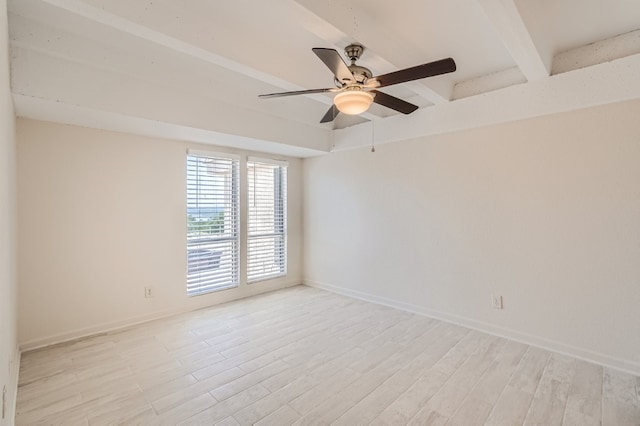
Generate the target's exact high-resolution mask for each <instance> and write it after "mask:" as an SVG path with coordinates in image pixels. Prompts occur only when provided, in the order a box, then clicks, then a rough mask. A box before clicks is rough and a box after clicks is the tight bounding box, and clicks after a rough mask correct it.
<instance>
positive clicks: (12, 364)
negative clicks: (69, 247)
mask: <svg viewBox="0 0 640 426" xmlns="http://www.w3.org/2000/svg"><path fill="white" fill-rule="evenodd" d="M14 123H15V118H14V112H13V102H12V100H11V87H10V83H9V45H8V37H7V2H6V0H0V395H2V393H1V392H2V389H3V388H4V387H5V386H6V389H7V394H6V395H7V400H6V403H5V407H6V409H7V412H6V413H5V416H4V419H3V418H1V417H0V425H8V424H13V417H14V407H15V395H16V390H17V374H18V373H17V370H18V368H17V367H18V357H19V354H18V346H17V341H16V328H17V319H16V303H17V301H16V297H17V289H16V232H15V231H16V201H15V197H16V193H15V189H16V188H15V186H16V181H15V134H14V131H15V130H14ZM0 404H1V401H0Z"/></svg>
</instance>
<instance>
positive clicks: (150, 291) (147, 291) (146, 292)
mask: <svg viewBox="0 0 640 426" xmlns="http://www.w3.org/2000/svg"><path fill="white" fill-rule="evenodd" d="M144 297H145V298H146V299H150V298H152V297H153V288H152V287H145V288H144Z"/></svg>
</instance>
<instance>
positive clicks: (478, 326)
mask: <svg viewBox="0 0 640 426" xmlns="http://www.w3.org/2000/svg"><path fill="white" fill-rule="evenodd" d="M304 284H305V285H307V286H310V287H316V288H319V289H322V290H327V291H330V292H332V293H337V294H341V295H343V296H348V297H352V298H354V299H359V300H364V301H366V302H371V303H376V304H379V305H384V306H389V307H391V308H396V309H400V310H403V311H407V312H412V313H415V314H419V315H423V316H426V317H429V318H434V319H437V320H440V321H444V322H448V323H452V324H456V325H460V326H463V327H467V328H470V329H473V330H477V331H481V332H483V333H487V334H491V335H494V336H498V337H504V338H506V339H510V340H514V341H517V342H520V343H524V344H527V345H531V346H535V347H538V348H542V349H546V350H549V351H552V352H557V353H561V354H563V355H568V356H571V357H574V358H578V359H581V360H583V361H588V362H592V363H595V364H600V365H602V366H605V367H610V368H614V369H616V370H620V371H623V372H625V373H629V374H633V375H636V376H640V363H636V362H633V361H629V360H625V359H620V358H615V357H611V356H609V355H605V354H601V353H598V352H594V351H591V350H588V349H584V348H580V347H576V346H572V345H567V344H565V343H562V342H558V341H555V340H550V339H546V338H544V337H540V336H535V335H532V334H528V333H522V332H520V331H517V330H513V329H510V328H506V327H502V326H498V325H495V324H490V323H486V322H483V321H478V320H474V319H472V318H467V317H463V316H459V315H454V314H449V313H446V312H441V311H436V310H433V309H428V308H425V307H423V306H419V305H414V304H411V303H405V302H400V301H398V300H394V299H389V298H386V297H380V296H376V295H373V294H370V293H365V292H361V291H357V290H351V289H347V288H343V287H339V286H335V285H331V284H326V283H322V282H319V281H315V280H309V279H305V280H304Z"/></svg>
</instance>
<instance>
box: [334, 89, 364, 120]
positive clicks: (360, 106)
mask: <svg viewBox="0 0 640 426" xmlns="http://www.w3.org/2000/svg"><path fill="white" fill-rule="evenodd" d="M372 102H373V95H372V94H371V93H369V92H364V91H362V90H345V91H344V92H340V93H338V94H337V95H336V96H335V97H334V98H333V103H334V104H335V106H336V108H338V110H339V111H340V112H342V113H344V114H349V115H357V114H360V113H363V112H365V111H366V110H368V109H369V107H370V106H371V103H372Z"/></svg>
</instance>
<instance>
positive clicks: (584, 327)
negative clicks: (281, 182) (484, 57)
mask: <svg viewBox="0 0 640 426" xmlns="http://www.w3.org/2000/svg"><path fill="white" fill-rule="evenodd" d="M639 118H640V101H631V102H626V103H619V104H613V105H609V106H604V107H598V108H591V109H586V110H582V111H577V112H571V113H564V114H557V115H552V116H546V117H540V118H536V119H530V120H526V121H520V122H514V123H510V124H504V125H496V126H490V127H485V128H480V129H475V130H469V131H464V132H459V133H452V134H447V135H441V136H433V137H429V138H422V139H419V140H412V141H403V142H399V143H394V144H388V145H383V146H379V147H377V151H376V152H375V153H371V152H370V151H369V150H368V149H357V150H352V151H344V152H340V153H334V154H331V155H327V156H323V157H317V158H312V159H306V160H305V161H304V182H305V184H304V191H305V201H304V212H305V213H304V223H305V241H304V249H305V250H304V251H305V258H304V265H305V272H304V273H305V282H306V283H308V284H311V285H316V286H321V287H325V288H329V289H332V290H335V291H339V292H343V293H346V294H350V295H353V296H356V297H361V298H365V299H369V300H374V301H377V302H381V303H387V304H391V305H395V306H399V307H402V308H405V309H408V310H413V311H416V312H422V313H425V314H428V315H433V316H436V317H440V318H443V319H446V320H449V321H455V322H459V323H462V324H466V325H468V326H472V327H476V328H479V329H483V330H487V331H490V332H492V333H496V334H501V335H505V336H509V337H512V338H515V339H519V340H523V341H526V342H529V343H534V344H536V345H540V346H545V347H548V348H551V349H555V350H559V351H563V352H566V353H571V354H573V355H576V356H579V357H583V358H586V359H590V360H594V361H597V362H601V363H606V364H609V365H614V366H616V367H619V368H623V369H626V370H629V371H634V372H636V373H640V120H639ZM491 294H498V295H502V296H503V297H504V309H503V310H494V309H492V308H491V304H490V300H491Z"/></svg>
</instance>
